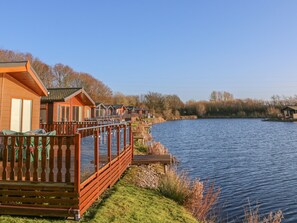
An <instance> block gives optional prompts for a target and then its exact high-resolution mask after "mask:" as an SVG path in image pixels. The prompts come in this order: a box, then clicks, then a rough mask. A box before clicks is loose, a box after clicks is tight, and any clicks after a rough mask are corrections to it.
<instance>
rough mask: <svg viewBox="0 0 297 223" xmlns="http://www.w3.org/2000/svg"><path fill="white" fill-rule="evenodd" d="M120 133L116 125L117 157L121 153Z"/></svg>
mask: <svg viewBox="0 0 297 223" xmlns="http://www.w3.org/2000/svg"><path fill="white" fill-rule="evenodd" d="M120 131H121V128H120V126H119V125H118V126H117V156H119V155H120V151H121V148H120V146H121V138H120Z"/></svg>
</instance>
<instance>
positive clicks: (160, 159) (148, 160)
mask: <svg viewBox="0 0 297 223" xmlns="http://www.w3.org/2000/svg"><path fill="white" fill-rule="evenodd" d="M153 163H160V164H163V165H171V164H173V163H174V158H173V156H172V155H170V154H166V155H134V157H133V160H132V165H149V164H153Z"/></svg>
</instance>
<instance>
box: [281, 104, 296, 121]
mask: <svg viewBox="0 0 297 223" xmlns="http://www.w3.org/2000/svg"><path fill="white" fill-rule="evenodd" d="M281 111H282V113H283V117H284V119H297V106H287V107H285V108H283V109H282V110H281Z"/></svg>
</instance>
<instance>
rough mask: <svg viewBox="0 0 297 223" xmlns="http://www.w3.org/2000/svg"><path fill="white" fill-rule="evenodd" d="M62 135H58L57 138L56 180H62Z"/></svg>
mask: <svg viewBox="0 0 297 223" xmlns="http://www.w3.org/2000/svg"><path fill="white" fill-rule="evenodd" d="M63 139H64V138H63V137H61V136H60V137H59V138H58V157H57V161H58V165H57V167H58V173H57V181H58V182H62V162H63V161H62V155H63V153H62V144H63V142H62V141H63Z"/></svg>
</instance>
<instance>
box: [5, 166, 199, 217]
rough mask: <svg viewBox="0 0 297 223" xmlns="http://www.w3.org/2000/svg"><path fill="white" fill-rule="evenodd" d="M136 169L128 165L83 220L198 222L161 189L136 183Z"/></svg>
mask: <svg viewBox="0 0 297 223" xmlns="http://www.w3.org/2000/svg"><path fill="white" fill-rule="evenodd" d="M136 173H137V168H136V167H134V168H131V169H129V170H128V171H127V173H126V175H125V176H124V177H123V178H122V179H121V180H120V181H119V182H118V183H117V184H116V185H115V186H114V187H113V188H112V189H110V190H109V191H108V192H107V195H106V194H105V198H103V200H102V201H101V202H97V204H95V205H93V207H91V208H90V209H89V210H88V211H87V213H86V214H85V216H84V218H83V219H82V220H81V221H80V222H94V223H97V222H98V223H99V222H100V223H104V222H114V223H122V222H123V223H124V222H129V223H130V222H131V223H133V222H143V223H145V222H151V223H154V222H156V223H159V222H160V223H163V222H164V223H166V222H168V223H169V222H170V223H171V222H172V223H174V222H176V223H179V222H184V223H197V220H196V219H195V218H194V217H192V215H191V214H190V213H189V212H188V211H187V210H186V209H185V208H184V207H182V206H180V205H178V204H177V203H176V202H174V201H173V200H171V199H169V198H166V197H164V196H162V195H161V194H160V193H158V191H156V190H152V189H144V188H140V187H138V186H135V184H134V183H133V182H132V181H133V178H134V177H135V176H134V174H136ZM28 211H29V210H28ZM0 222H7V223H23V222H24V223H27V222H28V223H29V222H30V223H31V222H32V223H65V222H67V223H70V222H72V223H73V222H74V221H71V220H64V219H50V218H30V217H28V218H27V217H12V216H0Z"/></svg>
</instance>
